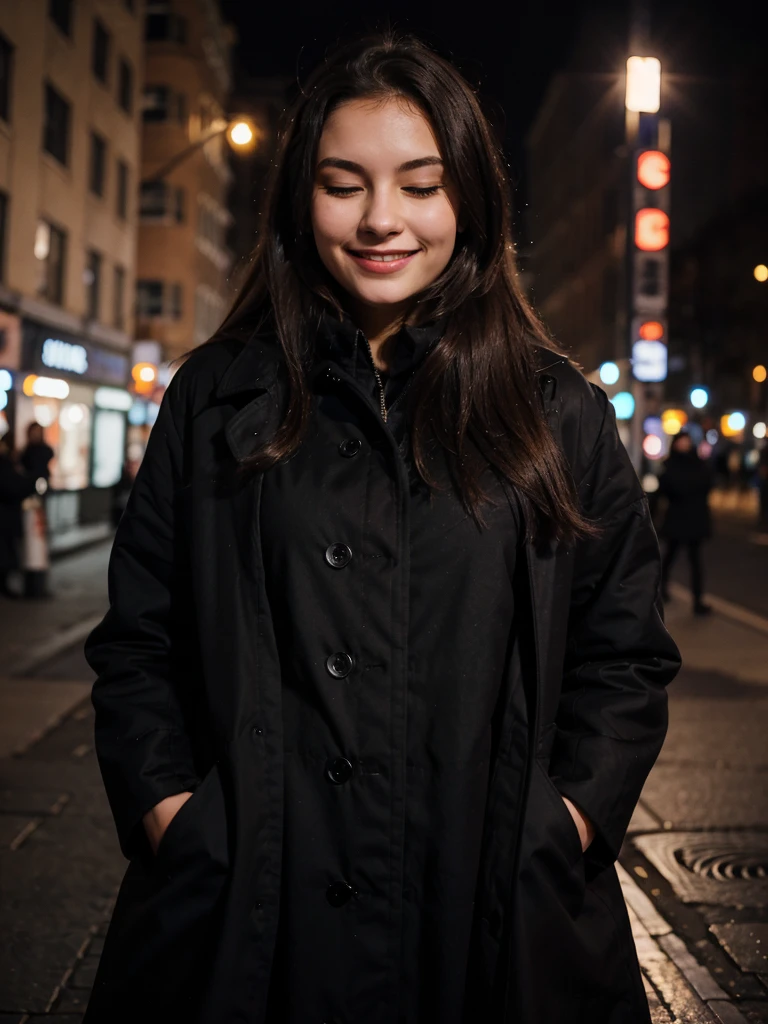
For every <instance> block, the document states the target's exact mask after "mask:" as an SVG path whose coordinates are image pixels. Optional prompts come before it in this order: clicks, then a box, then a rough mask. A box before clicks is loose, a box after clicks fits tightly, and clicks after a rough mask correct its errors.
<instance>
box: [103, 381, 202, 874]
mask: <svg viewBox="0 0 768 1024" xmlns="http://www.w3.org/2000/svg"><path fill="white" fill-rule="evenodd" d="M180 377H181V371H180V372H179V373H177V374H176V376H175V377H174V378H173V380H172V381H171V384H170V386H169V388H168V390H167V391H166V394H165V395H164V397H163V401H162V404H161V407H160V412H159V414H158V418H157V421H156V422H155V425H154V426H153V428H152V431H151V434H150V437H149V441H148V444H147V449H146V452H145V454H144V459H143V461H142V464H141V467H140V469H139V472H138V474H137V476H136V480H135V482H134V486H133V489H132V492H131V496H130V499H129V501H128V503H127V506H126V509H125V512H124V514H123V517H122V519H121V521H120V525H119V527H118V529H117V533H116V535H115V541H114V545H113V548H112V554H111V557H110V562H109V610H108V612H107V614H106V616H105V618H104V619H103V621H102V622H101V623H100V624H99V625H98V626H97V627H96V628H95V629H94V630H93V632H92V633H91V634H90V636H89V637H88V639H87V641H86V644H85V655H86V658H87V660H88V662H89V664H90V665H91V667H92V668H93V669H94V671H95V672H96V675H97V679H96V682H95V684H94V687H93V694H92V700H93V704H94V707H95V710H96V726H95V738H96V752H97V755H98V759H99V766H100V768H101V772H102V776H103V779H104V785H105V788H106V791H107V796H108V798H109V802H110V806H111V808H112V813H113V815H114V818H115V823H116V826H117V832H118V836H119V839H120V845H121V847H122V849H123V852H124V853H125V855H126V856H128V857H130V856H132V855H133V854H134V853H136V852H137V851H138V850H140V849H142V847H144V848H146V847H145V844H146V837H145V835H144V829H143V826H142V817H143V815H144V814H145V813H146V812H147V811H148V810H150V809H151V808H152V807H154V805H155V804H156V803H158V802H159V801H160V800H162V799H164V798H165V797H168V796H172V795H173V794H175V793H180V792H183V791H186V790H193V789H194V788H195V787H196V785H197V783H198V778H197V775H196V772H195V769H194V764H193V759H192V752H191V747H190V743H189V740H188V737H187V734H186V731H185V726H184V717H183V713H182V705H181V700H180V692H179V688H180V686H181V681H180V680H179V679H177V678H174V674H173V671H172V667H171V666H172V658H171V637H172V616H173V611H174V609H173V594H174V578H175V574H176V573H177V572H178V571H179V570H178V561H177V560H178V556H177V554H176V550H177V547H178V545H177V537H176V525H175V522H174V507H175V497H176V493H177V491H178V488H179V486H180V481H181V463H182V450H183V449H182V441H181V437H180V434H179V429H178V427H177V425H176V421H177V420H181V419H182V417H181V416H180V414H179V412H178V410H179V409H180V408H181V405H182V398H181V395H180V391H181V388H182V382H181V381H180V379H179V378H180Z"/></svg>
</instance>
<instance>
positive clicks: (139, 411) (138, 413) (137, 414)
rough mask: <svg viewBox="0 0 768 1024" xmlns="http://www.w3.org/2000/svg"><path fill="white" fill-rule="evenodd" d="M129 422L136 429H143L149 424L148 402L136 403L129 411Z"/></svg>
mask: <svg viewBox="0 0 768 1024" xmlns="http://www.w3.org/2000/svg"><path fill="white" fill-rule="evenodd" d="M128 422H129V423H130V424H131V425H132V426H134V427H141V426H143V425H144V424H145V423H146V422H147V404H146V402H141V401H138V402H134V403H133V405H132V406H131V408H130V409H129V410H128Z"/></svg>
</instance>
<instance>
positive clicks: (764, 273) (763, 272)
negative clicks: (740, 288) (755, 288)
mask: <svg viewBox="0 0 768 1024" xmlns="http://www.w3.org/2000/svg"><path fill="white" fill-rule="evenodd" d="M752 273H753V274H754V275H755V280H756V281H768V267H766V265H765V264H764V263H758V264H757V266H756V267H755V269H754V270H753V271H752Z"/></svg>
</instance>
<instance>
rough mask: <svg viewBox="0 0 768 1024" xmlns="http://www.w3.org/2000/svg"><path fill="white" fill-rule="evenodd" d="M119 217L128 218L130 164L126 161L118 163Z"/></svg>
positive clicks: (117, 204) (117, 203)
mask: <svg viewBox="0 0 768 1024" xmlns="http://www.w3.org/2000/svg"><path fill="white" fill-rule="evenodd" d="M116 209H117V216H118V217H119V218H120V220H125V219H126V218H127V216H128V164H127V163H126V162H125V160H118V161H117V202H116Z"/></svg>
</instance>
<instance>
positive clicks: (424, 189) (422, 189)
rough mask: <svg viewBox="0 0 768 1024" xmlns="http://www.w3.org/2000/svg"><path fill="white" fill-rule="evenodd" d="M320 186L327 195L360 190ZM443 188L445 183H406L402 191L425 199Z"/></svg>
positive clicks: (348, 194)
mask: <svg viewBox="0 0 768 1024" xmlns="http://www.w3.org/2000/svg"><path fill="white" fill-rule="evenodd" d="M322 187H323V189H324V191H325V192H326V193H327V194H328V195H329V196H340V197H341V198H344V197H346V196H352V195H355V193H357V192H362V188H361V187H360V186H359V185H323V186H322ZM443 188H445V185H427V186H417V185H406V186H404V188H403V192H407V193H408V194H409V195H411V196H413V197H414V198H415V199H425V198H426V197H427V196H434V195H437V193H438V192H439V191H440V189H443Z"/></svg>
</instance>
